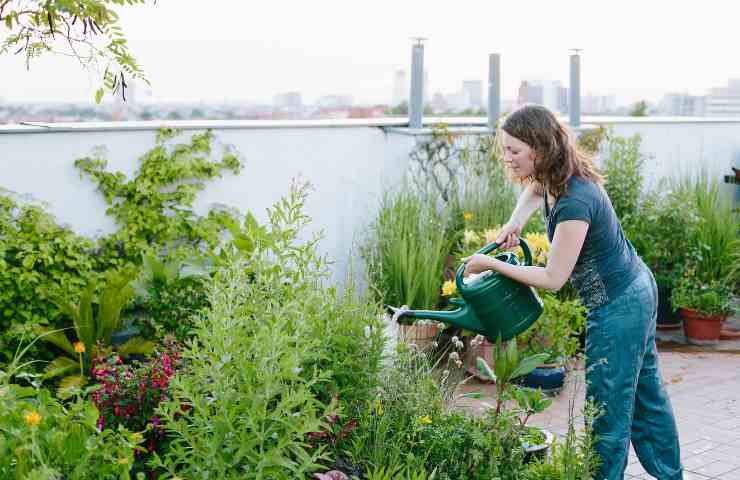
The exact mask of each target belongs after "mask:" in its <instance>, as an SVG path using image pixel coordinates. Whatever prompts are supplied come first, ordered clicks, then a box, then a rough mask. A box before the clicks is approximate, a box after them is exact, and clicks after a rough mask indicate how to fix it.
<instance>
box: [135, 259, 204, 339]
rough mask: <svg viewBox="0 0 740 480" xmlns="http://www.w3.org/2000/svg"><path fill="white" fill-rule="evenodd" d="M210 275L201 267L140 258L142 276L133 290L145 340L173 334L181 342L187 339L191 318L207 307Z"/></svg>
mask: <svg viewBox="0 0 740 480" xmlns="http://www.w3.org/2000/svg"><path fill="white" fill-rule="evenodd" d="M210 273H211V269H210V268H205V267H203V266H201V265H197V264H193V263H188V262H186V261H181V260H178V259H173V260H171V261H169V262H168V261H165V260H163V259H160V258H158V257H157V256H155V255H153V254H147V255H144V258H143V260H142V273H141V275H140V276H139V278H137V279H136V281H134V283H133V288H134V291H135V292H136V303H137V306H138V309H140V310H143V317H144V318H145V326H146V327H147V336H148V337H150V336H156V337H159V338H164V337H165V336H167V335H174V336H175V337H176V338H177V339H178V340H185V339H187V338H188V337H189V336H190V333H191V330H192V328H193V324H194V319H195V317H196V316H198V315H201V314H202V313H203V312H204V311H205V310H206V309H207V308H208V297H207V295H206V291H205V284H206V282H207V281H208V280H210Z"/></svg>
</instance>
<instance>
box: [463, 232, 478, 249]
mask: <svg viewBox="0 0 740 480" xmlns="http://www.w3.org/2000/svg"><path fill="white" fill-rule="evenodd" d="M478 241H479V240H478V234H477V233H475V232H474V231H473V230H465V239H464V242H465V245H470V244H471V243H478Z"/></svg>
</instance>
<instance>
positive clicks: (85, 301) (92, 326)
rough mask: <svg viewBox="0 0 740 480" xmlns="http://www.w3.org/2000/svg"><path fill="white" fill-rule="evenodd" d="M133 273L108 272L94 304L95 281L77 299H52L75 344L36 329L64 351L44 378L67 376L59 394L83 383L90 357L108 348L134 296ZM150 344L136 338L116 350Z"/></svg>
mask: <svg viewBox="0 0 740 480" xmlns="http://www.w3.org/2000/svg"><path fill="white" fill-rule="evenodd" d="M136 274H137V271H136V269H135V268H127V269H124V270H120V271H112V272H107V273H106V275H105V277H106V278H105V284H104V286H103V287H102V291H101V293H100V295H99V298H98V301H97V302H96V304H94V303H93V300H94V296H95V290H96V287H97V285H96V283H95V282H89V283H88V284H87V286H86V287H85V290H84V292H83V293H82V294H81V295H80V301H79V302H76V303H75V302H71V301H69V300H68V299H62V298H55V299H54V301H55V302H57V304H58V305H59V308H60V309H61V310H63V311H64V313H65V314H66V316H69V317H70V318H71V319H72V326H73V328H72V331H73V332H74V335H75V338H74V339H73V340H72V342H74V344H73V343H72V342H70V340H69V339H68V337H67V335H66V333H65V332H63V331H58V330H56V331H50V330H48V329H45V328H43V327H41V328H38V329H37V332H38V333H40V334H43V335H42V337H41V338H42V339H43V340H45V341H47V342H49V343H52V344H54V345H55V346H57V347H58V348H60V349H61V350H63V351H64V353H65V354H66V355H64V354H63V355H61V356H59V357H57V358H55V359H54V360H53V361H52V362H50V363H49V365H48V366H47V368H46V374H45V378H53V377H57V376H61V375H66V376H65V377H64V378H62V380H61V382H60V384H59V394H60V395H61V396H67V395H70V394H71V391H72V390H73V389H75V388H79V387H81V386H83V385H85V384H86V383H87V373H88V371H89V369H90V365H91V360H92V358H93V357H94V356H95V355H99V354H101V353H103V352H104V351H106V350H109V349H110V343H111V337H112V334H113V333H114V332H115V331H116V330H117V329H118V326H119V323H120V318H121V310H122V309H123V308H124V306H125V305H126V304H127V303H128V302H129V301H130V300H131V298H132V297H133V295H134V290H133V288H132V287H131V285H130V284H131V281H132V280H133V278H134V277H135V276H136ZM151 347H153V344H152V343H151V342H148V341H145V340H143V339H141V338H139V337H135V338H132V339H130V340H129V341H128V342H126V344H124V345H122V346H120V347H118V351H119V353H120V354H121V355H128V354H131V353H147V352H149V351H150V350H151Z"/></svg>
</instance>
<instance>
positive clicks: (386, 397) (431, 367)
mask: <svg viewBox="0 0 740 480" xmlns="http://www.w3.org/2000/svg"><path fill="white" fill-rule="evenodd" d="M447 375H449V372H448V373H447ZM447 378H448V377H447V376H445V375H444V373H440V372H439V371H437V370H435V364H434V362H433V361H432V359H431V358H430V357H429V356H428V354H427V353H426V352H423V351H419V350H416V349H414V348H411V347H410V346H408V345H406V344H403V343H402V344H399V345H398V347H397V349H396V350H395V351H394V352H393V353H392V354H391V355H389V357H388V358H387V359H386V361H385V362H384V368H383V370H382V372H381V380H380V386H379V387H378V389H377V391H376V393H375V397H374V401H372V402H370V403H369V404H367V405H366V408H365V409H364V411H363V412H362V413H361V415H360V416H359V418H358V427H357V429H356V430H355V431H354V432H352V435H350V437H349V438H348V439H347V440H346V441H345V442H344V443H343V444H342V445H341V448H342V451H343V452H344V453H345V455H346V456H347V457H348V458H349V459H350V460H352V462H353V463H354V464H355V465H358V466H360V467H363V468H365V469H370V470H372V469H377V468H381V467H396V466H404V467H405V466H412V467H413V466H417V467H420V466H422V465H423V464H424V463H423V462H424V459H423V458H418V457H417V456H415V454H414V452H413V451H411V449H412V446H413V445H415V442H416V440H415V438H416V436H417V433H418V431H419V427H420V426H421V425H422V423H420V420H421V419H422V418H424V417H429V418H431V419H434V418H437V417H438V416H439V415H440V414H441V413H442V412H443V411H444V410H445V409H446V406H447V405H448V400H449V395H450V394H451V393H452V391H453V390H454V386H452V385H449V384H447V383H446V380H447Z"/></svg>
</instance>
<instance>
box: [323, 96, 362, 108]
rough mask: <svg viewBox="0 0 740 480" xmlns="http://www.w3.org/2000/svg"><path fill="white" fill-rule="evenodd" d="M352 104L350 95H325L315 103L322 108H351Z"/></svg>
mask: <svg viewBox="0 0 740 480" xmlns="http://www.w3.org/2000/svg"><path fill="white" fill-rule="evenodd" d="M352 103H353V99H352V96H351V95H325V96H323V97H321V98H319V99H318V100H317V101H316V105H317V106H319V107H322V108H336V107H351V106H352Z"/></svg>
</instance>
